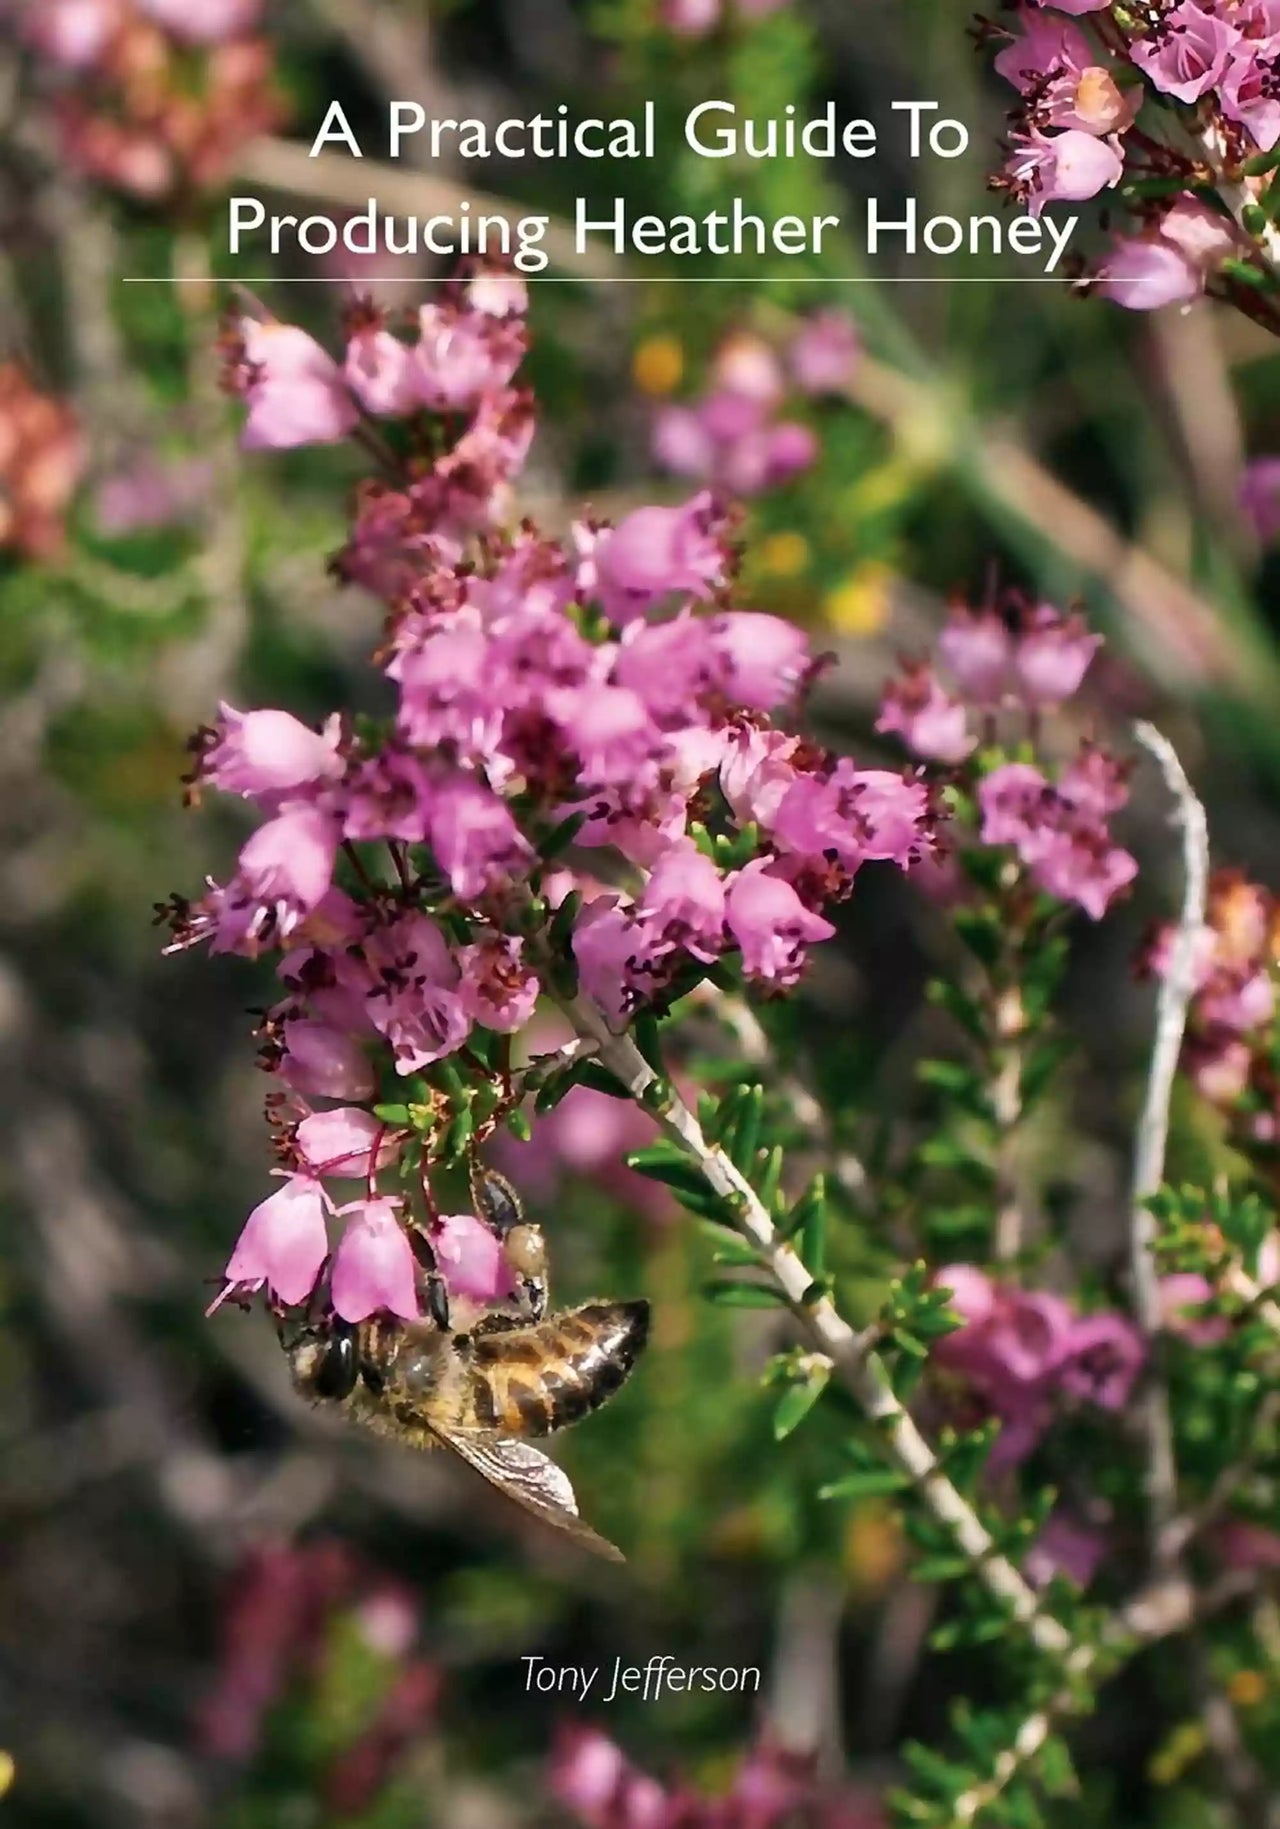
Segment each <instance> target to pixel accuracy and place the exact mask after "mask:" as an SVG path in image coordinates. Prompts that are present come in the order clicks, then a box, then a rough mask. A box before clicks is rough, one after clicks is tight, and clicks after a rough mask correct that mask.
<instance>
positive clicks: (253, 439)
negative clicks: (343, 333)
mask: <svg viewBox="0 0 1280 1829" xmlns="http://www.w3.org/2000/svg"><path fill="white" fill-rule="evenodd" d="M240 329H241V335H242V337H243V339H244V360H245V364H246V374H245V379H244V383H243V392H244V397H245V400H246V402H247V404H248V408H249V413H248V417H247V418H246V420H245V423H244V429H243V431H242V432H241V434H240V442H241V444H242V445H243V446H244V448H245V450H246V451H259V450H272V451H287V450H291V449H293V448H294V447H296V446H298V445H332V444H340V443H341V442H342V440H343V439H344V438H346V437H347V435H348V433H350V432H351V431H352V430H353V429H354V428H355V426H356V425H357V423H358V422H359V417H360V416H359V414H358V412H357V411H356V405H355V402H354V400H353V399H352V398H351V394H350V391H349V389H348V388H347V385H346V383H345V382H344V380H343V378H342V370H341V369H340V368H339V367H338V365H337V363H336V362H335V361H334V360H333V358H332V356H330V355H328V354H326V352H325V351H324V350H323V349H321V347H320V345H319V344H318V343H317V342H316V340H315V338H314V337H309V336H308V335H307V333H306V331H305V330H298V329H297V328H296V327H295V326H294V325H292V324H275V323H269V324H260V323H258V322H257V321H256V320H255V319H253V318H245V319H243V320H242V321H241V326H240Z"/></svg>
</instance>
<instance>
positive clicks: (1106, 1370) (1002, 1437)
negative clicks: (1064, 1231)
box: [931, 1264, 1144, 1471]
mask: <svg viewBox="0 0 1280 1829" xmlns="http://www.w3.org/2000/svg"><path fill="white" fill-rule="evenodd" d="M935 1281H936V1282H937V1284H938V1286H939V1288H943V1289H948V1290H950V1291H951V1307H952V1308H953V1309H954V1310H955V1312H956V1313H957V1314H958V1315H959V1316H960V1318H961V1320H962V1321H963V1326H962V1327H960V1328H959V1329H957V1330H956V1332H954V1333H951V1334H944V1335H943V1336H942V1338H941V1339H940V1340H938V1341H937V1342H936V1344H935V1346H934V1348H933V1352H932V1354H931V1364H932V1366H933V1368H934V1370H935V1372H939V1373H942V1374H943V1375H944V1383H945V1382H946V1381H949V1380H953V1379H954V1380H958V1381H959V1384H960V1386H961V1388H962V1390H963V1392H964V1393H965V1395H966V1397H967V1398H968V1399H969V1400H970V1401H971V1402H976V1404H977V1405H978V1406H979V1409H980V1411H981V1413H982V1414H983V1415H985V1416H990V1417H995V1418H997V1419H998V1420H999V1422H1000V1424H1001V1430H1000V1434H999V1436H998V1438H997V1441H996V1445H995V1448H994V1449H993V1451H992V1456H991V1463H990V1465H991V1468H992V1470H993V1471H1001V1470H1003V1469H1006V1468H1010V1467H1016V1466H1018V1465H1019V1464H1020V1463H1021V1462H1022V1461H1024V1460H1025V1459H1026V1457H1027V1456H1028V1455H1029V1454H1030V1453H1031V1452H1032V1450H1033V1449H1034V1448H1035V1447H1036V1445H1037V1444H1038V1443H1039V1442H1040V1441H1041V1440H1042V1438H1043V1437H1044V1435H1045V1434H1046V1432H1047V1431H1048V1430H1049V1428H1050V1427H1051V1426H1052V1424H1053V1422H1054V1420H1055V1417H1056V1416H1057V1415H1058V1414H1059V1413H1060V1412H1061V1411H1062V1409H1063V1408H1064V1407H1070V1406H1073V1405H1080V1404H1090V1405H1092V1406H1094V1407H1095V1408H1097V1409H1100V1410H1105V1411H1110V1412H1112V1413H1115V1412H1118V1411H1120V1410H1122V1409H1123V1408H1124V1406H1125V1404H1126V1402H1127V1401H1128V1398H1129V1393H1130V1392H1131V1391H1132V1389H1133V1385H1134V1380H1135V1379H1136V1378H1137V1376H1138V1373H1139V1371H1140V1370H1141V1368H1142V1363H1143V1357H1144V1351H1143V1345H1142V1337H1141V1335H1140V1334H1139V1333H1138V1330H1137V1329H1136V1328H1135V1327H1134V1326H1133V1324H1132V1322H1130V1321H1128V1320H1127V1319H1126V1318H1125V1317H1124V1316H1123V1315H1119V1314H1115V1313H1112V1312H1109V1311H1106V1310H1103V1311H1098V1312H1095V1313H1093V1314H1086V1315H1080V1314H1077V1313H1076V1312H1075V1311H1074V1309H1072V1307H1071V1306H1070V1304H1069V1303H1068V1302H1066V1301H1065V1300H1064V1299H1063V1297H1061V1296H1058V1295H1054V1294H1053V1293H1051V1292H1050V1291H1047V1290H1030V1289H1023V1288H1021V1287H1019V1286H1018V1285H1016V1284H1012V1283H999V1282H996V1281H995V1280H994V1279H993V1278H992V1277H991V1276H989V1275H988V1274H987V1272H986V1271H984V1270H982V1269H980V1268H978V1267H977V1266H976V1265H973V1264H949V1265H947V1266H946V1267H945V1268H944V1269H941V1270H939V1271H938V1272H937V1275H936V1278H935Z"/></svg>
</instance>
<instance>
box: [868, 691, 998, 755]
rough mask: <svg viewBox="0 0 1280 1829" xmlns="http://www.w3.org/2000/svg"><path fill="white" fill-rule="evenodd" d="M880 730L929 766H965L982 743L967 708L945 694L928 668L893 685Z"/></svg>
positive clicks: (879, 722)
mask: <svg viewBox="0 0 1280 1829" xmlns="http://www.w3.org/2000/svg"><path fill="white" fill-rule="evenodd" d="M876 729H877V730H878V731H881V732H882V733H884V734H889V733H893V734H894V735H896V736H900V737H901V738H902V741H903V742H904V743H905V744H906V745H907V748H908V749H910V750H912V751H913V752H914V753H915V754H916V755H917V756H922V757H923V758H924V759H925V761H927V762H945V763H948V764H954V763H957V762H963V761H964V759H965V757H966V756H968V755H971V754H972V753H973V751H974V750H975V749H976V748H977V743H978V740H977V738H976V737H973V736H970V734H969V727H968V713H967V712H966V710H965V707H964V705H963V704H962V703H961V702H960V700H959V699H953V698H951V697H950V695H949V694H948V693H946V692H944V691H943V689H942V687H941V686H940V685H939V684H938V682H937V680H936V679H935V678H934V677H933V674H932V673H931V672H930V671H929V669H928V668H927V667H919V668H916V669H915V670H914V671H913V672H910V673H908V674H907V675H906V676H905V677H904V678H902V679H896V680H890V681H889V683H888V684H887V686H886V687H885V692H884V698H883V699H882V700H881V704H880V716H879V717H878V718H877V719H876Z"/></svg>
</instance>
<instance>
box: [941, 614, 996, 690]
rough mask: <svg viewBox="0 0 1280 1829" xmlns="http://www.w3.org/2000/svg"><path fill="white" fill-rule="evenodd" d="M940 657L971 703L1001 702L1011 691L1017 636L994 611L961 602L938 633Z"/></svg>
mask: <svg viewBox="0 0 1280 1829" xmlns="http://www.w3.org/2000/svg"><path fill="white" fill-rule="evenodd" d="M937 649H938V654H939V656H940V658H941V659H942V660H943V661H944V662H945V664H946V666H947V667H948V669H949V670H950V673H951V677H952V678H953V679H954V680H955V682H956V685H957V686H958V687H959V688H960V691H961V693H962V694H963V695H964V697H965V698H966V699H968V700H969V702H970V703H971V704H974V705H979V706H996V705H999V703H1000V702H1001V700H1002V699H1003V698H1004V695H1005V693H1006V692H1007V691H1008V688H1009V682H1010V674H1011V667H1012V662H1013V636H1012V634H1011V633H1010V630H1009V628H1008V625H1007V624H1006V623H1005V621H1004V619H1003V617H1001V616H998V615H997V614H996V612H995V611H994V610H971V609H969V608H968V607H967V605H965V604H957V605H956V606H955V607H954V608H953V609H952V611H951V614H950V615H949V616H948V617H947V620H946V622H945V623H944V624H943V625H942V628H941V630H940V632H939V634H938V641H937Z"/></svg>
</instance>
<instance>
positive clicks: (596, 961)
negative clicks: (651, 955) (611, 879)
mask: <svg viewBox="0 0 1280 1829" xmlns="http://www.w3.org/2000/svg"><path fill="white" fill-rule="evenodd" d="M643 943H644V933H643V930H642V929H641V928H639V927H638V926H637V924H636V920H635V913H634V910H632V909H631V908H629V907H627V906H626V905H625V903H623V902H622V901H621V900H620V898H619V897H617V896H596V897H595V898H594V900H592V901H590V902H588V903H587V904H586V906H585V908H584V909H583V910H582V913H581V914H580V915H579V917H578V923H577V926H576V927H575V928H574V930H573V956H574V959H575V961H576V962H577V966H578V972H579V976H580V977H581V980H582V988H583V990H584V991H585V992H586V993H587V995H588V996H589V997H590V998H592V999H593V1001H594V1002H596V1003H598V1004H599V1005H600V1008H601V1009H602V1010H603V1011H604V1012H605V1014H606V1015H607V1016H608V1017H609V1018H610V1020H611V1021H612V1022H614V1023H616V1024H619V1025H620V1024H621V1023H622V1022H623V1021H624V1020H625V1019H626V1017H627V1015H628V1014H629V1012H630V1010H631V1008H632V1005H633V1004H634V1001H635V999H634V990H635V984H634V965H635V963H636V960H637V958H638V955H639V951H640V950H642V949H643Z"/></svg>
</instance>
